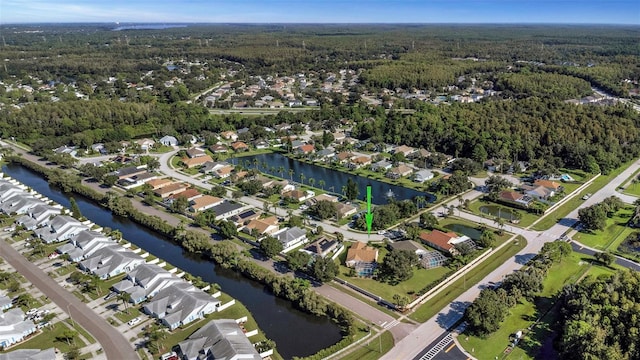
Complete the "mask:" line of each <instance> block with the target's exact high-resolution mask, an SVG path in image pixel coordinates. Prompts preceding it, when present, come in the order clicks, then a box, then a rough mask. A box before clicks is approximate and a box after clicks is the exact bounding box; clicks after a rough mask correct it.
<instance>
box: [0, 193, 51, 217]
mask: <svg viewBox="0 0 640 360" xmlns="http://www.w3.org/2000/svg"><path fill="white" fill-rule="evenodd" d="M40 204H42V201H40V200H38V199H36V198H35V197H33V196H31V195H17V196H14V197H12V198H11V199H8V200H7V201H5V202H3V203H2V204H0V211H1V212H3V213H5V214H16V215H24V214H26V213H27V212H28V211H29V210H30V209H32V208H34V207H36V206H37V205H40Z"/></svg>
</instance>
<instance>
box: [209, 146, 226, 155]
mask: <svg viewBox="0 0 640 360" xmlns="http://www.w3.org/2000/svg"><path fill="white" fill-rule="evenodd" d="M209 150H211V152H212V153H214V154H221V153H226V152H227V151H229V148H227V145H223V144H214V145H211V146H209Z"/></svg>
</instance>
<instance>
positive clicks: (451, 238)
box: [420, 230, 475, 255]
mask: <svg viewBox="0 0 640 360" xmlns="http://www.w3.org/2000/svg"><path fill="white" fill-rule="evenodd" d="M420 240H422V241H423V242H424V243H426V244H427V245H429V246H431V247H432V248H434V249H437V250H440V251H444V252H446V253H449V254H451V255H456V254H458V250H457V249H456V248H455V246H456V245H460V244H463V243H468V244H469V245H471V246H473V247H475V243H473V240H471V239H470V238H469V237H468V236H466V235H462V236H459V235H458V234H456V233H454V232H453V231H449V232H446V233H445V232H442V231H440V230H433V231H431V232H429V233H428V232H423V233H421V234H420Z"/></svg>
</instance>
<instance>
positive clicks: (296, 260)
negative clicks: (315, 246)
mask: <svg viewBox="0 0 640 360" xmlns="http://www.w3.org/2000/svg"><path fill="white" fill-rule="evenodd" d="M285 258H286V259H287V263H288V264H289V269H291V271H298V270H305V269H306V268H307V264H309V261H310V260H311V255H309V254H308V253H306V252H303V251H291V252H289V253H287V255H286V256H285Z"/></svg>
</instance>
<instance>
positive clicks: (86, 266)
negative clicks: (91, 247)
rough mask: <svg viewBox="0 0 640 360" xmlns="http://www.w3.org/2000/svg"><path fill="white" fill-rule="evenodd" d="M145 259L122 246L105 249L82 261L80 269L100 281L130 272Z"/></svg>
mask: <svg viewBox="0 0 640 360" xmlns="http://www.w3.org/2000/svg"><path fill="white" fill-rule="evenodd" d="M141 264H144V259H143V258H142V257H140V255H138V254H136V253H134V252H133V251H131V250H128V249H125V248H122V247H121V246H120V245H113V246H108V247H104V248H102V249H100V250H98V251H96V252H95V253H94V254H93V255H92V256H90V257H87V258H86V259H84V260H82V261H80V269H81V270H83V271H88V272H91V273H93V274H95V275H97V276H98V277H99V278H100V279H107V278H109V277H112V276H116V275H118V274H121V273H123V272H130V271H132V270H133V269H135V268H136V267H138V266H139V265H141Z"/></svg>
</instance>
